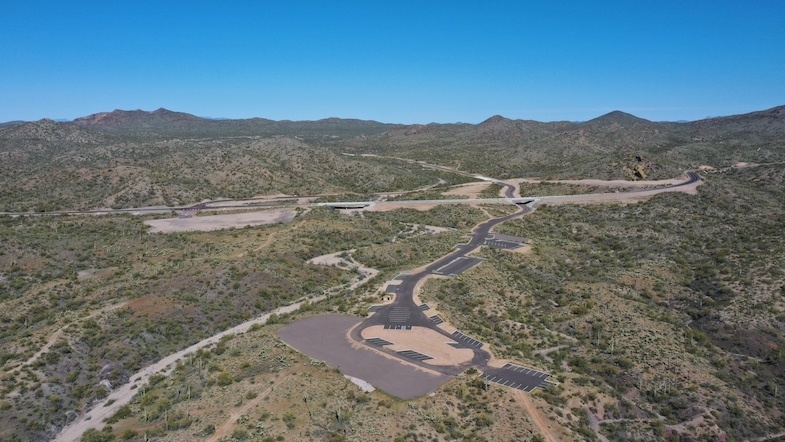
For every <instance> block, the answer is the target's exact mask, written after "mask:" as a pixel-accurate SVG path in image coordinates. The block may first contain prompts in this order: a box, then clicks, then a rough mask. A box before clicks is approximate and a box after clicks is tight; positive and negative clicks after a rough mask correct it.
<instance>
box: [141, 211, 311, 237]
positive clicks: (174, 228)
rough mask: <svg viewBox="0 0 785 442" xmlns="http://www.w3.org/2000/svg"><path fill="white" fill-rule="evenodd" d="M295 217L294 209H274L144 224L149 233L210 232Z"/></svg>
mask: <svg viewBox="0 0 785 442" xmlns="http://www.w3.org/2000/svg"><path fill="white" fill-rule="evenodd" d="M296 215H297V212H296V211H295V210H294V209H274V210H262V211H258V212H246V213H233V214H227V215H210V216H195V217H191V218H166V219H153V220H148V221H145V222H144V223H145V224H147V225H148V226H150V233H172V232H189V231H201V232H208V231H211V230H221V229H232V228H235V229H236V228H241V227H246V226H260V225H265V224H275V223H286V222H290V221H291V220H293V219H294V217H295V216H296Z"/></svg>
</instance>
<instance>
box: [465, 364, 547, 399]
mask: <svg viewBox="0 0 785 442" xmlns="http://www.w3.org/2000/svg"><path fill="white" fill-rule="evenodd" d="M480 377H481V378H482V379H484V380H486V381H488V382H493V383H496V384H499V385H504V386H505V387H510V388H516V389H518V390H521V391H525V392H527V393H528V392H530V391H532V390H534V389H535V388H538V387H540V388H544V387H546V386H547V384H548V377H550V375H549V374H548V373H544V372H541V371H537V370H532V369H531V368H526V367H522V366H520V365H515V364H505V365H504V366H503V367H501V368H495V367H488V368H487V369H486V370H485V372H484V373H483V374H482V375H481V376H480Z"/></svg>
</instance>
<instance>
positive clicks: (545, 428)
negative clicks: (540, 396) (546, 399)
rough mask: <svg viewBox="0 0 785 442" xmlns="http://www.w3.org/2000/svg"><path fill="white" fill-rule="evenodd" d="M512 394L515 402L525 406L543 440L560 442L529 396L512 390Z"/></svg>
mask: <svg viewBox="0 0 785 442" xmlns="http://www.w3.org/2000/svg"><path fill="white" fill-rule="evenodd" d="M512 394H513V396H515V400H516V401H520V403H521V404H522V405H523V409H524V410H526V413H528V414H529V417H531V419H532V422H534V426H535V427H537V430H539V431H540V434H541V435H542V437H543V439H545V440H546V442H559V438H558V437H557V436H556V434H554V433H553V431H551V429H550V427H549V425H548V422H547V421H546V420H545V417H543V416H542V414H540V410H538V409H537V407H535V406H534V403H533V402H532V400H531V398H530V397H529V395H528V394H526V393H524V392H522V391H520V390H512Z"/></svg>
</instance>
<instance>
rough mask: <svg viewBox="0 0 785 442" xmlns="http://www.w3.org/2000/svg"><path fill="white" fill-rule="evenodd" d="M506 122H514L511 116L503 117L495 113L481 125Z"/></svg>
mask: <svg viewBox="0 0 785 442" xmlns="http://www.w3.org/2000/svg"><path fill="white" fill-rule="evenodd" d="M505 123H512V120H510V119H509V118H506V117H503V116H501V115H494V116H492V117H491V118H488V119H487V120H485V121H483V122H482V123H480V126H491V125H497V124H505Z"/></svg>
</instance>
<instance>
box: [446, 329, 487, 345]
mask: <svg viewBox="0 0 785 442" xmlns="http://www.w3.org/2000/svg"><path fill="white" fill-rule="evenodd" d="M452 337H453V339H455V340H456V341H458V342H460V343H462V344H466V345H468V346H470V347H474V348H480V347H482V342H480V341H478V340H477V339H474V338H472V337H471V336H466V335H465V334H463V333H461V332H459V331H455V332H453V333H452Z"/></svg>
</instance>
